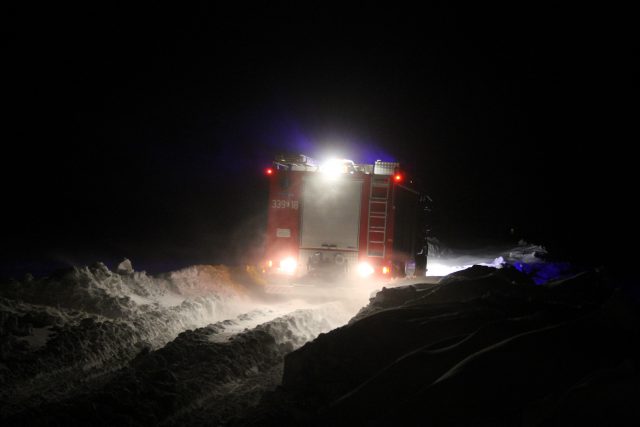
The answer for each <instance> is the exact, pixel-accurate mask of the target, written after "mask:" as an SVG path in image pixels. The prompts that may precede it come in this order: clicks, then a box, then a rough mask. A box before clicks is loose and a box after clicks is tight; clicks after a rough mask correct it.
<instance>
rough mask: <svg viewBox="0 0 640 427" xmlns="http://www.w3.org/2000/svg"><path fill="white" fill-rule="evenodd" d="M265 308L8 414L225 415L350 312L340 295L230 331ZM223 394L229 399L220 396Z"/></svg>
mask: <svg viewBox="0 0 640 427" xmlns="http://www.w3.org/2000/svg"><path fill="white" fill-rule="evenodd" d="M262 315H263V313H261V312H260V311H253V312H251V313H248V314H243V315H241V316H239V317H238V318H236V319H230V320H225V321H222V322H217V323H214V324H210V325H207V326H205V327H202V328H198V329H195V330H188V331H185V332H182V333H181V334H179V335H178V337H177V338H176V339H175V340H173V341H171V342H170V343H168V344H167V345H166V346H164V347H162V348H160V349H158V350H154V351H147V352H142V353H140V354H139V355H138V356H137V357H136V358H135V359H134V360H133V361H132V362H131V363H130V364H129V365H128V366H127V367H126V368H125V369H122V370H121V371H119V372H117V373H116V374H115V375H114V376H113V378H112V379H111V380H110V381H109V382H108V383H107V384H106V385H104V386H103V387H100V388H99V389H96V390H94V391H92V392H89V393H86V394H84V395H82V396H80V397H77V398H73V399H67V400H63V401H60V402H52V403H49V404H46V405H43V406H39V407H37V408H34V409H33V410H30V411H22V412H19V413H16V414H13V416H12V417H11V418H9V420H8V421H9V422H11V423H13V424H21V423H24V422H30V423H36V424H38V423H53V424H56V425H67V424H91V425H157V424H159V423H162V424H168V425H185V424H187V425H190V424H193V423H194V422H195V420H201V421H199V422H202V423H206V424H209V425H218V424H220V423H223V422H225V423H226V422H227V421H229V419H231V418H234V417H238V416H239V415H240V414H242V413H243V411H245V410H246V409H247V406H248V405H250V404H255V403H256V401H257V398H258V397H259V394H256V391H258V390H259V391H261V392H264V391H266V390H267V389H268V388H273V387H275V386H276V385H277V382H278V380H279V375H278V377H277V378H273V377H272V376H271V375H270V372H272V371H275V372H276V373H277V374H279V373H280V366H281V365H282V361H283V358H284V356H285V355H286V354H287V353H289V352H291V351H293V350H295V349H296V348H298V347H300V346H301V345H303V344H304V343H305V342H307V341H309V340H311V339H313V338H315V337H316V336H318V335H319V334H321V333H324V332H328V331H330V330H331V329H333V328H335V327H337V326H339V325H341V324H343V323H344V322H346V320H347V317H345V315H344V309H343V307H340V303H327V304H322V305H319V306H316V307H313V308H305V309H299V310H295V311H293V312H291V313H289V314H286V315H283V316H280V317H277V318H275V319H273V320H270V321H268V322H265V323H262V324H260V325H258V326H256V327H255V328H252V329H250V330H246V331H245V332H242V333H239V334H235V335H231V336H225V335H224V332H225V331H226V330H227V329H228V327H229V326H230V324H238V323H243V322H246V321H247V320H249V319H247V317H249V318H254V317H258V318H259V317H262ZM221 334H222V335H223V336H224V337H223V338H220V337H219V335H221ZM251 380H253V383H252V387H251V388H252V390H250V392H251V393H250V394H251V395H253V396H254V397H253V398H252V399H251V398H248V397H247V395H246V394H247V393H246V392H245V393H239V392H238V388H240V387H241V386H242V385H243V384H245V383H248V382H250V381H251ZM220 401H225V405H224V406H220V405H219V404H217V403H219V402H220ZM204 414H206V417H205V416H204Z"/></svg>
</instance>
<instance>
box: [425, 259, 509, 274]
mask: <svg viewBox="0 0 640 427" xmlns="http://www.w3.org/2000/svg"><path fill="white" fill-rule="evenodd" d="M504 263H505V261H504V258H502V257H498V258H495V259H494V260H493V261H492V262H481V261H480V260H478V261H477V262H473V261H472V262H471V263H464V264H454V263H450V265H447V264H445V263H443V262H433V261H431V262H430V261H427V276H446V275H447V274H451V273H455V272H456V271H460V270H466V269H467V268H469V267H472V266H474V265H484V266H487V267H495V268H502V265H503V264H504Z"/></svg>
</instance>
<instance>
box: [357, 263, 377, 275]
mask: <svg viewBox="0 0 640 427" xmlns="http://www.w3.org/2000/svg"><path fill="white" fill-rule="evenodd" d="M356 271H357V272H358V275H359V276H360V277H369V276H371V275H372V274H373V267H371V264H369V263H368V262H361V263H360V264H358V267H357V268H356Z"/></svg>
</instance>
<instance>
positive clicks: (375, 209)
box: [367, 175, 391, 258]
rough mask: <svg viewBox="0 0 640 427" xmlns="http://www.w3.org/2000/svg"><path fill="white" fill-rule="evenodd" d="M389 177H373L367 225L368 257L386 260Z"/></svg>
mask: <svg viewBox="0 0 640 427" xmlns="http://www.w3.org/2000/svg"><path fill="white" fill-rule="evenodd" d="M390 188H391V182H390V179H389V176H386V175H373V176H372V177H371V189H370V192H369V215H368V224H367V256H370V257H377V258H384V256H385V248H386V245H385V242H386V241H387V215H388V204H389V191H390Z"/></svg>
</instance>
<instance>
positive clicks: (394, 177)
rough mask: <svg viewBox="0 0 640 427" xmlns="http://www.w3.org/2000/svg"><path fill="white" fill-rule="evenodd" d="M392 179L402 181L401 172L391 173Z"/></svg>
mask: <svg viewBox="0 0 640 427" xmlns="http://www.w3.org/2000/svg"><path fill="white" fill-rule="evenodd" d="M393 180H394V181H395V182H402V175H401V174H399V173H397V174H395V175H393Z"/></svg>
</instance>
